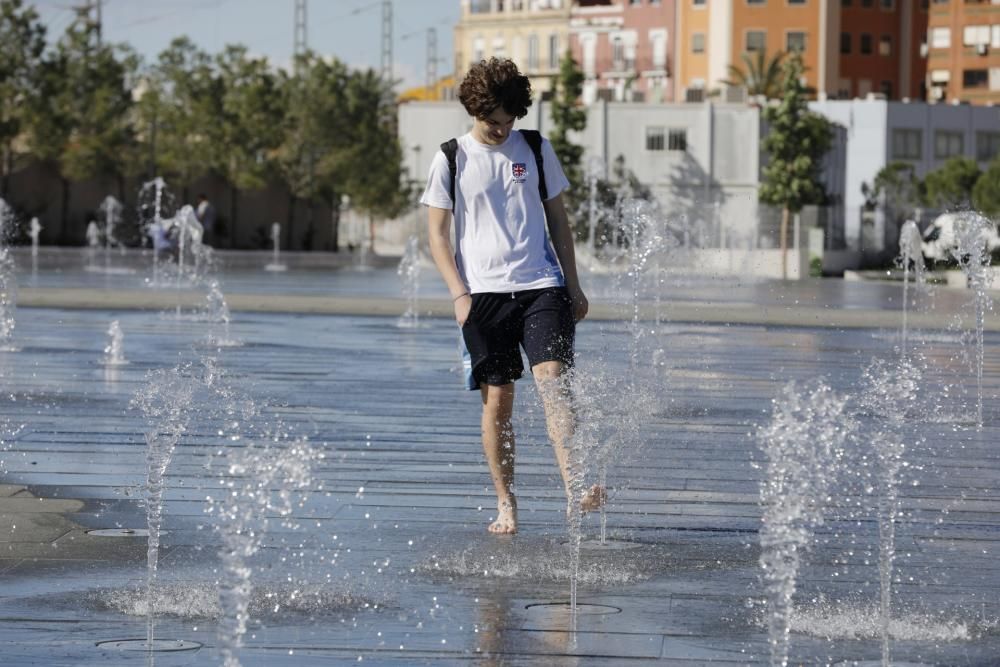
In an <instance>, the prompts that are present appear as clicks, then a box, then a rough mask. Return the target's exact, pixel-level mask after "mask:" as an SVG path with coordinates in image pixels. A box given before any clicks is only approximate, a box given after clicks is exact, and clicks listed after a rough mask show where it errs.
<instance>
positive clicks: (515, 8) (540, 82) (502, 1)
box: [454, 0, 573, 98]
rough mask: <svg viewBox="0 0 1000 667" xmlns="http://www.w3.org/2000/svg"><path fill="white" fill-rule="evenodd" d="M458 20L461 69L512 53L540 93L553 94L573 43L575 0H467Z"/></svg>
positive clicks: (462, 71)
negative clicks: (562, 58)
mask: <svg viewBox="0 0 1000 667" xmlns="http://www.w3.org/2000/svg"><path fill="white" fill-rule="evenodd" d="M461 3H462V11H461V18H460V19H459V22H458V24H457V25H456V26H455V34H454V45H455V47H454V48H455V73H456V77H455V80H456V81H459V82H460V81H461V80H462V79H463V78H464V77H465V73H466V72H468V71H469V67H470V66H471V65H472V64H473V63H477V62H479V61H480V60H484V59H488V58H491V57H497V58H510V59H512V60H513V61H514V62H516V63H517V64H518V67H520V68H521V71H522V72H524V73H525V74H527V75H528V77H530V79H531V88H532V90H533V91H534V92H535V95H536V97H539V98H544V97H548V93H549V92H550V91H551V90H552V87H553V83H554V81H555V78H556V76H557V75H558V73H559V59H560V58H561V57H562V55H563V54H564V53H565V52H566V50H567V49H568V48H569V25H570V9H571V5H572V4H573V3H572V0H461Z"/></svg>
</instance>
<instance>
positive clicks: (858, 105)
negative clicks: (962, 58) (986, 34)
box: [809, 99, 1000, 249]
mask: <svg viewBox="0 0 1000 667" xmlns="http://www.w3.org/2000/svg"><path fill="white" fill-rule="evenodd" d="M809 107H810V108H811V109H812V110H813V111H816V112H817V113H820V114H823V115H824V116H826V117H827V118H829V119H830V120H832V121H834V122H836V123H840V124H841V125H843V126H844V127H845V128H847V176H846V180H845V197H844V204H845V227H846V229H845V233H846V234H847V239H848V246H849V247H850V248H852V249H858V248H856V247H855V246H856V243H857V240H858V238H859V235H860V226H861V219H860V211H861V206H862V204H864V200H865V198H864V196H863V195H862V194H861V184H862V183H868V184H869V185H870V184H871V183H872V182H873V181H874V179H875V175H876V174H878V172H879V170H881V169H882V168H883V167H884V166H886V165H887V164H889V163H890V162H893V161H894V158H893V156H892V131H893V129H896V128H906V129H919V130H921V131H922V133H923V147H922V151H921V159H920V160H911V161H909V162H911V163H912V164H913V166H914V170H915V172H916V174H917V176H919V177H921V178H922V177H924V176H925V175H926V174H927V172H929V171H933V170H935V169H938V168H940V167H941V166H942V165H943V164H944V162H946V160H945V159H941V160H939V159H936V158H935V157H934V132H935V131H936V130H952V131H957V132H962V133H963V136H964V137H965V139H964V154H965V156H967V157H971V158H975V157H976V143H975V142H976V132H977V131H991V132H1000V108H998V107H986V106H972V105H951V104H925V103H923V102H909V103H907V102H888V101H885V100H877V99H863V100H862V99H854V100H825V101H820V102H811V103H810V105H809ZM980 167H981V168H985V167H986V164H985V163H980ZM877 220H878V222H877V223H876V224H879V225H880V224H882V223H881V220H882V216H879V217H878V218H877ZM873 232H874V233H873V236H874V237H875V238H877V239H884V238H885V230H884V229H875V230H873ZM852 243H854V244H855V245H851V244H852Z"/></svg>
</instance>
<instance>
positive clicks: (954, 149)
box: [934, 130, 965, 160]
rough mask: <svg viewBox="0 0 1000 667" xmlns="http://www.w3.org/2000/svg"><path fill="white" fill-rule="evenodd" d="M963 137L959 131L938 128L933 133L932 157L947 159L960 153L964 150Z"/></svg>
mask: <svg viewBox="0 0 1000 667" xmlns="http://www.w3.org/2000/svg"><path fill="white" fill-rule="evenodd" d="M964 139H965V137H964V136H963V135H962V133H961V132H948V131H946V130H938V131H937V132H935V133H934V158H935V159H936V160H947V159H948V158H950V157H955V156H956V155H961V154H962V153H963V152H964V151H965V146H964Z"/></svg>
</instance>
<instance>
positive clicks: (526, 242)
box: [420, 132, 569, 294]
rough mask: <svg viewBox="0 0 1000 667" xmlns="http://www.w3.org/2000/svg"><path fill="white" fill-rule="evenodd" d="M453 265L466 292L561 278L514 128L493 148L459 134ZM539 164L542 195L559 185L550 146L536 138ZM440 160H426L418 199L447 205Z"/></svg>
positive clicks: (525, 149)
mask: <svg viewBox="0 0 1000 667" xmlns="http://www.w3.org/2000/svg"><path fill="white" fill-rule="evenodd" d="M455 166H456V176H455V180H456V181H457V182H456V183H455V200H456V204H455V207H454V213H455V239H456V243H455V246H456V247H455V263H456V264H457V265H458V272H459V274H460V275H461V276H462V280H464V281H465V284H466V285H467V286H468V287H469V291H470V292H472V293H473V294H475V293H478V292H518V291H521V290H528V289H539V288H542V287H560V286H562V285H564V284H565V281H564V279H563V273H562V270H561V269H560V268H559V261H558V260H557V259H556V253H555V250H554V248H553V247H552V242H551V241H550V240H549V237H548V233H547V226H546V224H545V209H544V208H543V207H542V200H541V197H540V196H539V193H538V174H537V173H536V172H537V171H538V168H537V165H536V163H535V154H534V152H532V150H531V146H529V145H528V142H527V141H525V139H524V137H522V136H521V133H520V132H511V133H510V134H509V135H508V136H507V141H505V142H504V143H503V144H501V145H499V146H489V145H487V144H482V143H480V142H478V141H476V140H475V139H473V138H472V135H471V134H466V135H463V136H461V137H459V138H458V153H457V154H456V156H455ZM542 166H543V168H544V170H545V186H546V189H547V193H548V197H549V199H552V198H554V197H555V196H556V195H558V194H559V193H561V192H562V191H563V190H565V189H566V188H567V187H569V181H568V180H567V179H566V175H565V174H564V173H563V170H562V167H561V166H560V164H559V159H558V158H557V157H556V153H555V151H554V150H552V144H550V143H549V141H548V140H547V139H543V140H542ZM450 185H451V174H450V173H449V172H448V158H446V157H445V155H444V152H443V151H440V150H439V151H438V152H437V153H436V154H435V155H434V160H433V161H432V162H431V169H430V174H429V175H428V178H427V189H426V190H424V194H423V196H421V198H420V203H421V204H424V205H425V206H434V207H435V208H444V209H449V210H451V209H452V201H451V195H450V193H449V190H450Z"/></svg>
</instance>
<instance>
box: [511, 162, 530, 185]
mask: <svg viewBox="0 0 1000 667" xmlns="http://www.w3.org/2000/svg"><path fill="white" fill-rule="evenodd" d="M511 174H513V176H514V182H515V183H524V180H525V176H526V175H527V174H528V168H527V166H526V165H525V164H524V163H523V162H514V163H511Z"/></svg>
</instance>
